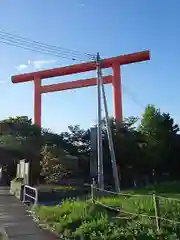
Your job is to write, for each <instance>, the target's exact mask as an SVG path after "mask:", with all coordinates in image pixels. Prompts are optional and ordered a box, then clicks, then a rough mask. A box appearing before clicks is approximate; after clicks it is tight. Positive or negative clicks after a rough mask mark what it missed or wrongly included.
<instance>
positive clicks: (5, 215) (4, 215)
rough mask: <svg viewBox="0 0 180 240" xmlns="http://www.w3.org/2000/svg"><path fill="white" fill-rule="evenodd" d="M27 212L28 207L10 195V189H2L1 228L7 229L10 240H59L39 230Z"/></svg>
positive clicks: (0, 192)
mask: <svg viewBox="0 0 180 240" xmlns="http://www.w3.org/2000/svg"><path fill="white" fill-rule="evenodd" d="M27 210H28V207H27V206H25V205H24V204H22V203H21V202H20V201H18V199H16V198H15V197H14V196H12V195H10V194H9V189H8V188H5V187H0V227H3V228H4V229H5V232H6V233H7V235H8V237H9V239H10V240H55V239H58V238H56V237H54V236H53V235H51V234H50V233H48V232H46V231H43V230H41V229H40V228H38V226H37V225H36V223H35V222H33V220H32V218H31V217H30V216H28V212H27Z"/></svg>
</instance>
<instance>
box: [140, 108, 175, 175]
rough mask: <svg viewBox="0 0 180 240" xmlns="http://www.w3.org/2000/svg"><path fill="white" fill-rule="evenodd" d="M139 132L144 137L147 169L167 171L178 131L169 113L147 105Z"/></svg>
mask: <svg viewBox="0 0 180 240" xmlns="http://www.w3.org/2000/svg"><path fill="white" fill-rule="evenodd" d="M139 130H140V131H141V133H142V134H143V135H144V141H145V146H146V161H147V163H148V165H149V168H150V169H156V171H158V172H163V171H166V170H168V168H169V167H170V159H171V157H172V155H173V151H174V147H175V145H176V138H177V133H178V131H179V127H178V125H177V124H175V123H174V120H173V118H172V117H171V116H170V114H169V113H164V112H163V113H161V111H160V109H157V108H155V106H154V105H148V106H147V107H146V109H145V112H144V114H143V116H142V120H141V124H140V126H139Z"/></svg>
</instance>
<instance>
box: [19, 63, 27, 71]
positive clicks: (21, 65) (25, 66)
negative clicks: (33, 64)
mask: <svg viewBox="0 0 180 240" xmlns="http://www.w3.org/2000/svg"><path fill="white" fill-rule="evenodd" d="M26 68H28V64H20V65H19V66H18V67H17V69H18V70H19V71H20V70H22V69H26Z"/></svg>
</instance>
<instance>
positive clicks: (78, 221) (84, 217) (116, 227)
mask: <svg viewBox="0 0 180 240" xmlns="http://www.w3.org/2000/svg"><path fill="white" fill-rule="evenodd" d="M152 191H156V194H157V195H161V196H167V197H176V198H177V197H178V196H179V194H180V183H178V182H172V183H166V184H160V185H158V186H156V187H155V189H153V187H149V188H145V189H138V190H136V191H128V192H125V193H129V194H149V196H131V197H124V196H117V195H114V196H107V197H99V198H97V199H96V201H97V202H96V203H93V202H92V201H91V200H84V201H82V200H66V201H64V202H62V204H61V205H57V206H37V207H34V208H33V216H34V217H35V218H36V220H37V221H38V222H39V223H40V224H41V225H42V226H43V227H48V228H49V229H50V230H51V231H55V232H56V234H58V235H59V236H60V237H61V238H62V239H84V240H86V239H87V240H89V239H92V240H95V239H97V240H98V239H104V240H106V239H107V240H118V239H129V240H130V239H132V240H133V239H162V240H163V239H180V224H177V223H175V222H180V201H173V200H171V201H169V200H167V199H162V198H160V199H159V203H160V217H161V218H166V219H171V220H173V222H168V221H167V220H161V221H160V224H161V225H160V226H161V229H160V231H158V232H157V230H156V222H155V219H154V218H150V217H144V216H143V217H142V216H139V215H138V214H144V215H145V214H146V215H148V216H154V205H153V198H152V194H151V193H152ZM99 203H101V204H104V205H107V206H109V207H113V208H115V209H114V210H112V209H109V208H105V207H103V206H101V205H99ZM118 210H120V211H118ZM129 213H132V214H129Z"/></svg>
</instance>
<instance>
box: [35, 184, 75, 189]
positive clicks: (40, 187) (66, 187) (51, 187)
mask: <svg viewBox="0 0 180 240" xmlns="http://www.w3.org/2000/svg"><path fill="white" fill-rule="evenodd" d="M36 188H37V189H38V190H42V191H53V190H58V191H59V190H61V191H71V190H77V188H76V187H73V186H59V185H53V184H42V185H38V186H36Z"/></svg>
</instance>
